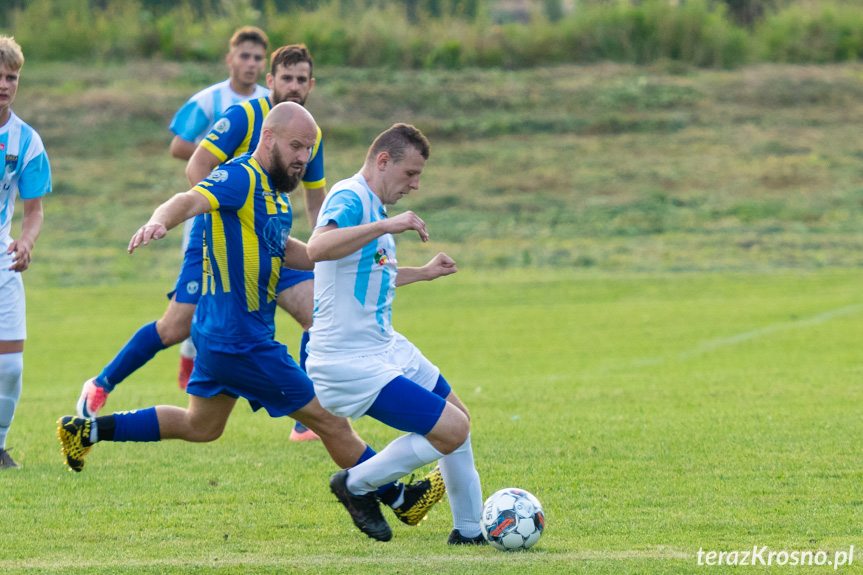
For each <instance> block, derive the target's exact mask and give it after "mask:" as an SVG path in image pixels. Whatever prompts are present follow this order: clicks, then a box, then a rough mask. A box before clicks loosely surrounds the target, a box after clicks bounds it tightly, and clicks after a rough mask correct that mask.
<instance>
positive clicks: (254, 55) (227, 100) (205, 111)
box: [109, 26, 270, 389]
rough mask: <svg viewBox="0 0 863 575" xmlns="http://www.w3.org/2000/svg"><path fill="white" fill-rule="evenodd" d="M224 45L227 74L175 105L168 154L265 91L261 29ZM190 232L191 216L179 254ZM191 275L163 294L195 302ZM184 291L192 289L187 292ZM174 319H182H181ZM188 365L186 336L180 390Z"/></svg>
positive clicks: (181, 152)
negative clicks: (262, 76)
mask: <svg viewBox="0 0 863 575" xmlns="http://www.w3.org/2000/svg"><path fill="white" fill-rule="evenodd" d="M228 48H229V49H228V53H227V54H226V55H225V63H226V64H227V66H228V70H230V77H229V78H228V79H227V80H224V81H222V82H219V83H218V84H213V85H212V86H209V87H207V88H204V89H203V90H201V91H200V92H198V93H197V94H195V95H194V96H192V97H191V98H189V100H188V101H187V102H186V103H185V104H184V105H183V107H182V108H180V109H179V110H177V113H176V114H174V118H173V119H172V120H171V125H170V126H169V127H170V129H171V131H172V132H173V133H174V134H175V135H174V139H173V140H172V141H171V155H172V156H174V157H175V158H177V159H180V160H183V161H184V162H188V161H189V158H191V157H192V153H194V151H195V148H196V147H197V146H198V144H199V143H200V142H201V140H203V139H204V136H206V135H207V134H208V133H209V132H210V130H212V129H213V126H214V125H215V123H216V120H218V119H219V118H221V117H222V115H223V114H224V113H225V111H226V110H227V109H228V108H230V107H231V106H233V105H234V104H239V103H240V102H245V101H246V100H253V99H257V98H265V97H267V96H268V95H269V94H270V90H269V89H267V88H265V87H264V86H260V85H258V83H257V82H258V78H260V77H261V73H262V72H263V71H264V68H265V67H266V64H267V50H268V49H269V48H270V40H269V38H267V35H266V34H265V33H264V31H263V30H261V29H260V28H256V27H254V26H243V27H242V28H240V29H238V30H237V31H236V32H234V35H233V36H231V40H230V42H228ZM191 234H192V220H188V221H186V224H185V226H184V227H183V253H184V254H185V253H186V248H187V247H188V246H189V237H190V236H191ZM196 242H197V239H196ZM193 249H196V250H200V245H198V244H196V245H194V246H193ZM198 259H199V257H198V256H196V257H195V261H198ZM197 276H200V274H197ZM197 276H195V277H192V278H190V279H188V280H187V282H186V283H185V285H183V286H179V287H178V289H177V290H175V291H176V293H175V292H171V294H169V297H170V298H171V299H172V301H177V302H179V303H192V304H194V303H197V290H198V289H199V288H200V277H197ZM190 291H191V292H192V293H189V292H190ZM165 313H166V315H171V314H174V313H186V314H188V315H189V316H191V315H192V314H193V313H194V308H189V309H185V310H184V309H183V306H176V305H175V306H173V308H172V307H171V306H170V305H169V308H168V310H167V311H166V312H165ZM183 319H185V318H183ZM187 321H188V320H187ZM180 323H185V322H184V321H181V322H180ZM170 324H171V322H170V320H165V321H162V322H161V324H159V323H157V325H156V328H157V330H158V328H160V327H161V328H162V329H161V331H159V335H160V336H165V337H162V340H163V342H164V341H165V340H166V339H168V337H167V335H168V334H166V333H165V331H166V327H167V326H168V325H170ZM194 365H195V346H194V344H193V343H192V339H191V338H186V339H185V340H183V343H182V344H180V371H179V375H178V377H177V381H178V383H179V384H180V389H186V384H187V383H188V382H189V376H190V375H191V374H192V367H193V366H194ZM109 379H110V378H109Z"/></svg>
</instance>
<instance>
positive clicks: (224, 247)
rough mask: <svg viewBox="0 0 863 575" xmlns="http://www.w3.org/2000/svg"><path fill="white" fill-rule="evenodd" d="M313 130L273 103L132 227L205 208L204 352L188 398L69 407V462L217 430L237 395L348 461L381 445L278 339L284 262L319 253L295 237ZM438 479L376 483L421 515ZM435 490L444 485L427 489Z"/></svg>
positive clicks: (158, 227) (306, 263) (163, 227)
mask: <svg viewBox="0 0 863 575" xmlns="http://www.w3.org/2000/svg"><path fill="white" fill-rule="evenodd" d="M316 139H317V126H316V124H315V122H314V119H313V118H312V116H311V114H309V113H308V112H307V111H306V110H305V109H304V108H303V107H302V106H299V105H297V104H294V103H290V102H288V103H283V104H280V105H278V106H276V107H274V108H273V110H272V112H271V113H270V114H269V115H268V116H267V118H266V120H265V121H264V123H263V126H262V131H261V138H260V142H259V144H258V146H257V147H256V149H255V151H254V153H253V154H246V155H243V156H240V157H239V158H236V159H234V160H232V161H231V162H228V163H227V164H224V165H223V166H221V167H220V168H219V169H218V170H216V171H214V172H212V173H211V174H210V176H209V177H208V178H206V179H205V180H204V181H202V182H201V183H199V184H198V185H197V186H195V187H194V188H193V189H192V190H189V191H188V192H185V193H182V194H177V195H176V196H174V197H173V198H171V199H170V200H169V201H168V202H166V203H164V204H162V205H161V206H159V208H157V209H156V211H155V212H154V213H153V216H152V217H151V218H150V220H149V221H148V222H147V224H145V225H144V226H142V227H141V228H140V229H139V230H138V231H137V232H136V233H135V235H134V236H133V237H132V240H131V241H130V242H129V252H130V253H131V252H133V251H134V250H135V249H136V248H137V247H139V246H141V245H146V244H148V243H149V242H150V240H151V239H159V238H162V237H164V236H165V234H166V233H167V231H168V230H169V229H171V228H173V227H175V226H177V225H179V224H180V223H181V222H183V221H184V220H186V219H188V218H191V217H195V216H197V215H200V214H205V213H206V214H207V216H206V220H207V221H206V225H205V230H206V232H205V236H204V242H205V246H206V258H207V259H206V261H205V264H204V266H205V276H204V280H205V281H204V286H203V294H202V296H201V300H200V302H199V304H198V306H197V309H196V311H195V324H194V325H195V327H194V330H193V337H194V339H195V345H196V346H197V348H198V358H197V361H196V362H195V368H194V371H193V372H192V377H191V378H190V380H189V385H188V387H187V389H186V391H187V393H188V394H189V407H188V408H187V409H183V408H180V407H175V406H170V405H159V406H156V407H150V408H147V409H139V410H133V411H127V412H122V413H114V414H112V415H108V416H102V417H98V418H95V419H85V418H77V417H73V416H64V417H61V418H60V420H59V421H58V430H57V432H58V437H59V438H60V441H61V444H62V447H63V453H64V455H65V457H66V464H67V465H68V466H69V467H70V468H71V469H73V470H75V471H81V470H82V469H83V467H84V457H85V456H86V455H87V453H88V452H89V450H90V449H91V447H92V445H93V444H94V443H96V442H98V441H136V442H146V441H160V440H162V439H183V440H185V441H190V442H208V441H214V440H215V439H217V438H218V437H219V436H220V435H221V434H222V432H223V431H224V429H225V424H226V423H227V421H228V417H229V416H230V414H231V411H232V410H233V408H234V405H235V404H236V401H237V398H238V397H244V398H246V399H247V400H248V401H249V403H250V405H251V406H252V408H253V409H255V410H257V409H260V408H262V407H263V408H264V409H266V410H267V412H268V413H269V414H270V415H271V416H272V417H281V416H285V415H290V416H291V417H293V418H295V419H297V420H299V421H301V422H303V423H304V424H306V425H308V426H309V427H310V428H311V429H313V430H315V431H316V432H317V433H318V434H319V435H320V438H321V440H322V441H323V443H324V446H325V447H326V449H327V451H328V452H329V454H330V456H331V457H332V458H333V460H334V461H335V462H336V463H337V464H338V465H339V466H340V467H343V468H344V467H350V466H353V465H355V464H358V463H360V462H362V461H365V460H367V459H369V458H370V457H372V456H373V455H374V451H373V450H372V449H371V448H370V447H368V446H367V445H366V444H365V442H363V441H362V439H360V437H359V436H358V435H357V434H356V433H355V432H354V431H353V429H352V428H351V426H350V423H348V421H347V420H346V419H343V418H340V417H336V416H333V415H332V414H330V413H329V412H327V411H326V410H324V409H323V408H322V407H321V405H320V403H319V402H318V400H317V398H316V397H315V395H314V387H313V385H312V382H311V381H310V380H309V378H308V376H307V375H306V374H305V372H304V371H302V370H301V369H300V368H299V366H297V364H296V363H295V362H294V360H293V358H291V356H290V355H289V354H288V350H287V348H286V347H285V346H284V345H282V344H280V343H279V342H277V341H276V340H275V339H274V336H275V322H274V314H275V309H276V302H275V299H276V293H277V292H276V289H277V288H276V285H277V283H278V281H279V269H280V268H281V266H283V265H290V266H293V267H294V268H300V269H310V268H311V267H312V265H313V264H312V262H311V260H309V258H308V255H307V252H306V245H305V244H304V243H302V242H300V241H297V240H295V239H293V238H291V237H290V231H291V225H292V222H293V216H292V213H291V208H290V203H289V201H288V195H287V193H288V192H289V191H291V190H292V189H293V188H295V187H296V186H297V184H298V183H299V181H300V178H301V177H302V173H303V171H304V169H305V165H306V163H307V161H308V159H309V156H310V154H311V150H312V148H313V146H314V143H315V141H316ZM441 483H442V480H441V478H440V472H439V471H435V472H433V473H432V474H431V476H430V477H427V478H426V479H424V480H423V481H419V482H417V483H415V484H412V485H410V486H407V487H405V486H403V485H402V484H388V485H384V486H382V491H380V495H381V499H382V500H385V501H387V500H391V501H392V503H391V506H392V507H393V508H394V509H395V510H396V514H397V515H399V516H400V517H401V516H402V515H404V516H412V515H419V514H420V513H423V514H424V512H425V511H427V510H428V509H429V508H430V507H431V506H432V505H434V503H436V502H437V501H439V500H440V497H441V496H442V495H443V492H442V490H440V489H439V488H437V487H436V486H437V485H440V484H441ZM429 491H433V492H435V493H438V494H439V495H438V496H437V497H436V498H430V497H426V493H427V492H429ZM420 508H421V509H420ZM420 517H421V515H420ZM406 522H407V521H406Z"/></svg>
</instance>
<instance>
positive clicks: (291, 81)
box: [76, 45, 326, 441]
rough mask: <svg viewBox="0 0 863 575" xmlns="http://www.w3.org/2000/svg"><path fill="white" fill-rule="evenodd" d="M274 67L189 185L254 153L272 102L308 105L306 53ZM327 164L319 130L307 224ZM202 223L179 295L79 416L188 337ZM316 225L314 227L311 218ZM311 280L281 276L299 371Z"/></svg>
mask: <svg viewBox="0 0 863 575" xmlns="http://www.w3.org/2000/svg"><path fill="white" fill-rule="evenodd" d="M270 65H271V72H270V73H269V74H268V75H267V86H268V87H269V88H270V89H271V90H272V96H271V97H269V98H259V99H256V100H250V101H247V102H245V103H242V104H238V105H235V106H232V107H230V108H229V109H228V110H227V111H226V112H225V114H224V116H223V117H222V118H221V119H220V120H219V121H218V122H216V124H215V125H214V127H213V129H212V130H211V131H210V133H209V134H208V135H207V137H206V138H205V139H204V140H203V141H202V145H201V146H199V149H198V150H197V151H196V152H195V154H194V155H193V158H192V160H191V161H190V162H189V165H188V166H187V168H186V173H187V176H188V178H189V184H190V185H191V186H194V185H195V184H197V183H198V182H200V181H201V180H203V179H204V178H206V177H207V175H208V174H209V173H210V172H211V171H212V170H213V169H214V168H215V167H216V166H218V165H219V164H220V163H221V161H223V160H225V159H228V158H232V157H235V156H238V155H241V154H243V153H246V152H247V151H249V150H253V149H254V148H255V146H256V145H257V143H258V138H259V137H260V132H261V123H262V122H263V120H264V118H265V117H266V115H267V113H268V112H269V110H270V107H271V106H272V105H273V104H278V103H280V102H285V101H295V102H296V103H298V104H301V105H302V104H303V103H304V102H305V101H306V98H307V97H308V94H309V92H310V91H311V88H312V86H313V85H314V78H312V77H311V73H312V59H311V55H310V54H309V53H308V50H307V49H306V47H305V46H302V45H292V46H284V47H282V48H279V49H278V50H276V51H275V52H273V54H272V56H271V62H270ZM250 117H251V118H252V119H251V121H250V120H249V118H250ZM205 145H206V146H207V148H206V149H205V148H204V146H205ZM216 154H218V156H217V155H216ZM323 161H324V159H323V142H322V140H321V134H320V130H318V133H317V138H316V142H315V146H314V148H313V149H312V158H311V159H310V161H309V165H308V166H307V168H306V172H305V175H304V176H303V190H304V193H305V198H306V206H307V214H308V216H309V218H317V209H318V208H319V206H320V203H321V201H322V199H323V197H324V196H325V195H326V180H325V179H324V167H323ZM309 206H317V207H316V208H314V209H313V213H312V212H310V211H309V210H310V208H309ZM202 221H203V220H202V218H196V219H195V224H194V225H195V226H196V228H195V229H193V231H192V232H191V234H190V242H189V245H188V247H187V249H186V251H185V254H184V260H183V266H182V269H181V270H180V274H179V276H178V278H177V283H176V286H175V289H174V291H172V292H171V293H170V294H169V297H171V303H170V304H169V306H168V309H167V311H166V312H165V315H164V316H163V317H162V318H161V319H159V320H158V321H156V322H151V323H149V324H147V325H145V326H143V327H141V328H140V329H139V330H138V331H137V332H136V333H135V335H133V336H132V339H130V340H129V341H128V342H127V343H126V345H125V346H124V347H123V349H121V350H120V352H119V353H118V354H117V355H116V356H115V357H114V359H113V360H111V362H110V363H109V364H108V365H107V366H106V367H105V368H104V369H103V370H102V373H100V374H99V375H98V376H96V377H93V378H90V379H88V380H87V381H86V382H84V385H83V388H82V390H81V395H80V397H79V399H78V403H77V406H76V409H77V412H78V415H79V416H82V417H92V416H95V415H97V414H98V412H99V410H101V409H102V407H103V406H104V405H105V402H106V400H107V397H108V394H109V393H110V392H111V391H112V390H113V389H114V386H116V385H117V384H118V383H120V382H121V381H123V380H124V379H125V378H126V377H128V376H129V375H130V374H131V373H133V372H134V371H135V370H137V369H138V368H140V367H141V366H143V365H144V364H145V363H147V362H148V361H149V360H150V359H152V357H153V356H154V355H155V354H156V353H158V352H159V351H161V350H162V349H165V348H167V347H170V346H172V345H175V344H177V343H179V342H181V341H183V340H184V339H186V338H187V337H188V336H189V334H190V331H191V325H192V317H193V315H194V312H195V305H196V304H197V302H198V298H199V297H200V288H201V283H200V282H201V277H202V272H201V266H202V261H203V250H202V244H201V238H202V233H203V231H202V227H201V226H202ZM311 221H312V223H314V219H312V220H311ZM312 277H313V275H312V273H311V272H297V271H293V270H287V269H285V270H283V271H282V277H281V279H280V282H279V286H278V288H279V289H278V292H279V295H278V303H279V305H280V306H281V307H282V308H283V309H285V310H286V311H288V312H289V313H290V314H291V316H292V317H294V318H295V319H296V320H297V322H298V323H299V324H300V325H301V326H302V327H303V332H304V333H303V340H302V341H301V344H300V366H301V367H303V368H304V366H305V343H306V342H307V340H308V330H309V328H310V327H311V324H312V305H313V304H312V297H313V293H312V292H313V287H312ZM308 439H317V436H316V435H315V434H314V433H313V432H310V431H308V430H307V429H306V428H305V427H304V426H302V424H297V425H296V426H295V427H294V429H293V430H292V431H291V440H294V441H297V440H300V441H302V440H308Z"/></svg>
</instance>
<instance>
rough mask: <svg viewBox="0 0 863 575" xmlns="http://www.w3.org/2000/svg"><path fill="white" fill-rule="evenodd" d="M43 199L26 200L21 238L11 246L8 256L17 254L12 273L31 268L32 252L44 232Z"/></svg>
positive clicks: (11, 268)
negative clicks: (40, 234)
mask: <svg viewBox="0 0 863 575" xmlns="http://www.w3.org/2000/svg"><path fill="white" fill-rule="evenodd" d="M42 220H43V215H42V198H32V199H29V200H24V215H23V217H22V218H21V237H19V238H18V239H17V240H15V241H14V242H12V243H11V244H9V249H7V250H6V254H7V255H8V254H11V253H13V252H14V253H15V259H14V260H13V261H12V265H11V266H10V267H9V270H10V271H13V272H23V271H24V270H26V269H27V268H28V267H30V252H31V251H32V250H33V246H34V245H35V244H36V238H38V237H39V232H40V231H42Z"/></svg>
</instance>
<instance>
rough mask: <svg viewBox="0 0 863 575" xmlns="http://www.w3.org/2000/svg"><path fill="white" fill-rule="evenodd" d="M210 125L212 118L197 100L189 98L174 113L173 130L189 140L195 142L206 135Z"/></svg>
mask: <svg viewBox="0 0 863 575" xmlns="http://www.w3.org/2000/svg"><path fill="white" fill-rule="evenodd" d="M209 125H210V118H208V117H207V114H205V113H204V111H203V110H202V109H201V107H200V106H199V105H198V103H197V102H193V101H192V100H189V101H188V102H186V103H185V104H184V105H183V107H182V108H180V109H179V110H177V113H176V114H174V119H173V120H171V125H170V128H171V131H172V132H174V134H175V135H177V136H180V137H181V138H183V139H184V140H186V141H187V142H195V141H197V140H198V138H199V137H201V136H203V135H204V132H205V131H206V129H207V127H208V126H209Z"/></svg>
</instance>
